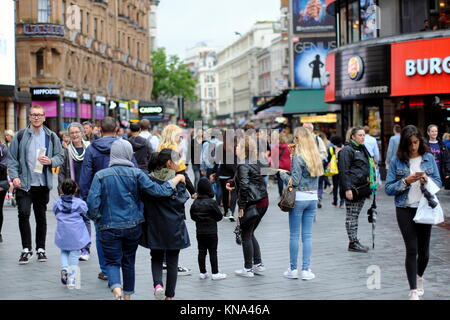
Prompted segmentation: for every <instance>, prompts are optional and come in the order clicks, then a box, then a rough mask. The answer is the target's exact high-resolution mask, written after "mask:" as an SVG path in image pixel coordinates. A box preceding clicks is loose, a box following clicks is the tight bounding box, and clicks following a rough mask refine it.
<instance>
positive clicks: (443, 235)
mask: <svg viewBox="0 0 450 320" xmlns="http://www.w3.org/2000/svg"><path fill="white" fill-rule="evenodd" d="M269 191H270V208H269V210H268V212H267V214H266V216H265V217H264V219H263V220H262V222H261V224H260V226H259V227H258V229H257V231H256V237H257V239H258V241H259V243H260V246H261V248H262V258H263V262H264V264H265V265H266V267H267V271H266V272H265V274H264V276H256V277H255V278H253V279H245V278H240V277H237V276H236V275H234V270H236V269H240V268H242V265H243V255H242V247H240V246H237V245H236V244H235V242H234V234H233V230H234V226H235V224H234V223H230V222H229V221H221V222H219V249H218V250H219V252H218V256H219V268H220V269H221V272H225V273H227V274H228V278H227V279H226V280H222V281H217V282H216V281H212V280H210V279H207V280H199V279H198V272H199V271H198V266H197V243H196V238H195V224H194V222H193V221H191V220H190V219H189V214H188V215H187V216H188V220H187V221H186V224H187V227H188V231H189V235H190V238H191V247H189V248H187V249H185V250H182V252H181V254H180V264H182V265H184V266H187V267H189V268H191V269H192V270H193V274H192V275H191V276H180V277H178V282H177V288H176V299H179V300H184V299H193V300H217V299H219V300H241V299H250V300H269V299H270V300H272V299H273V300H307V299H312V300H331V299H337V300H358V299H361V300H404V299H407V297H408V282H407V279H406V272H405V270H404V259H405V248H404V243H403V239H402V237H401V234H400V232H399V229H398V226H397V221H396V217H395V208H394V203H393V198H392V197H388V196H386V195H385V194H384V191H381V192H380V193H379V195H378V197H377V199H378V201H377V203H378V212H379V214H378V223H377V227H376V247H375V250H371V251H370V252H369V253H367V254H359V253H352V252H348V251H347V246H348V239H347V235H346V232H345V210H344V209H339V208H337V209H336V208H334V207H332V206H331V198H330V195H329V194H328V193H325V194H324V200H323V208H322V209H319V210H318V213H317V220H316V223H315V224H314V226H313V255H312V266H311V267H312V270H313V272H314V273H315V274H316V276H317V278H316V279H314V280H312V281H302V280H291V279H285V278H284V277H283V276H282V274H283V272H284V271H285V270H286V269H287V268H288V267H289V227H288V214H286V213H284V212H281V211H280V210H279V209H278V207H277V205H276V203H277V199H278V195H277V191H276V186H274V185H272V186H271V187H270V188H269ZM52 199H56V194H55V192H53V193H52ZM53 201H54V200H53ZM449 201H450V197H448V196H447V194H446V195H445V196H444V197H443V198H442V200H441V203H442V205H443V207H444V208H449V207H450V206H449V204H450V202H449ZM191 203H192V200H189V202H188V204H187V205H186V212H188V210H189V207H190V205H191ZM369 205H370V204H369V203H368V202H367V203H366V205H365V206H364V208H363V211H362V212H361V216H360V219H359V224H360V227H359V232H358V235H359V237H360V239H361V242H362V243H364V244H366V245H371V241H372V234H371V232H372V231H371V230H372V229H371V225H370V224H369V223H368V222H367V217H366V211H367V209H368V207H369ZM51 207H52V203H50V204H49V206H48V209H51ZM446 211H448V210H447V209H446ZM4 216H5V218H4V225H3V230H2V235H3V239H4V242H3V243H2V244H0V268H1V272H0V288H1V290H0V299H3V300H12V299H22V300H39V299H44V300H46V299H55V300H103V299H107V300H110V299H112V294H111V292H110V290H109V289H108V287H107V282H105V281H102V280H99V279H97V274H98V272H99V267H98V260H97V257H96V250H95V244H94V245H93V247H92V255H91V259H90V260H89V261H87V262H80V268H81V272H82V284H81V289H80V290H69V289H67V288H65V287H64V286H63V285H61V283H60V280H59V249H58V248H56V246H55V245H54V243H53V242H54V233H55V227H56V221H55V218H54V215H53V212H51V210H49V211H48V212H47V223H48V234H47V255H48V258H49V260H48V261H47V262H45V263H38V262H37V261H36V257H35V256H34V257H33V259H32V261H31V262H30V264H29V265H25V266H20V265H19V264H18V258H19V255H20V251H21V241H20V234H19V228H18V222H17V209H15V208H11V207H8V206H7V205H5V212H4ZM30 221H31V225H32V231H33V239H34V236H35V223H34V217H33V215H32V218H31V219H30ZM92 242H93V243H95V238H94V239H92ZM301 248H302V247H301V245H300V252H299V262H298V263H299V265H300V266H301V257H302V253H301ZM430 248H431V256H430V261H429V265H428V268H427V271H426V274H425V279H426V287H425V289H426V292H425V296H424V299H425V300H448V299H450V273H449V272H448V267H449V265H450V231H449V230H446V229H443V228H440V227H433V230H432V236H431V245H430ZM371 265H377V266H379V267H380V269H381V289H379V290H369V289H368V288H367V285H366V282H367V279H368V277H369V276H370V275H369V274H368V273H367V268H368V267H369V266H371ZM207 268H208V269H209V262H208V264H207ZM152 282H153V281H152V276H151V265H150V255H149V250H147V249H145V248H139V249H138V252H137V257H136V289H135V291H136V294H135V295H134V297H133V298H134V299H135V300H153V299H154V297H153V288H152V284H153V283H152Z"/></svg>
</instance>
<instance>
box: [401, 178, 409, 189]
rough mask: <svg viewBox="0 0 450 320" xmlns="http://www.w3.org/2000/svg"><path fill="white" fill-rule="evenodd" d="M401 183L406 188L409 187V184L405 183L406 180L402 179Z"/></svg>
mask: <svg viewBox="0 0 450 320" xmlns="http://www.w3.org/2000/svg"><path fill="white" fill-rule="evenodd" d="M402 182H403V184H404V185H405V186H406V187H407V186H409V183H408V182H406V179H402Z"/></svg>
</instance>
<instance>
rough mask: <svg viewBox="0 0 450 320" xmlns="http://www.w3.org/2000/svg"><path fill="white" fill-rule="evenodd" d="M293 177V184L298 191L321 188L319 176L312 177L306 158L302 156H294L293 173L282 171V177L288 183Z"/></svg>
mask: <svg viewBox="0 0 450 320" xmlns="http://www.w3.org/2000/svg"><path fill="white" fill-rule="evenodd" d="M291 177H292V186H293V187H294V188H295V190H297V191H314V190H317V189H318V188H319V177H311V175H310V174H309V171H308V167H307V166H306V162H305V160H303V158H302V157H301V156H297V155H294V156H293V157H292V164H291V175H289V174H287V173H286V172H282V173H281V179H283V180H284V181H285V182H286V183H288V182H289V179H290V178H291Z"/></svg>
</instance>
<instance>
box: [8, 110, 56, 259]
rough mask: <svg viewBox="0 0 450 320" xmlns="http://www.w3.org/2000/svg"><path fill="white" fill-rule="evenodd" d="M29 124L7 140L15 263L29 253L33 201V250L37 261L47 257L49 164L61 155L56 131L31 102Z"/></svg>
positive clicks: (54, 166)
mask: <svg viewBox="0 0 450 320" xmlns="http://www.w3.org/2000/svg"><path fill="white" fill-rule="evenodd" d="M29 120H30V125H29V126H28V127H27V128H26V129H24V130H21V131H19V132H18V133H17V134H16V135H15V136H14V139H13V141H12V143H11V147H10V153H11V154H10V159H9V166H8V172H9V176H10V178H11V179H12V180H13V185H14V188H15V189H16V201H17V208H18V211H19V230H20V236H21V238H22V248H23V251H22V253H21V255H20V258H19V264H27V263H28V262H29V261H30V258H31V256H32V255H33V252H32V246H31V227H30V214H31V205H33V210H34V217H35V219H36V253H37V258H38V261H40V262H44V261H47V256H46V254H45V239H46V236H47V219H46V215H45V212H46V211H47V204H48V201H49V193H50V190H51V189H52V172H51V168H56V167H58V166H60V165H62V163H63V161H64V155H63V153H62V147H61V142H60V141H59V138H58V136H57V135H56V133H54V132H53V131H51V130H50V129H48V128H47V127H45V126H44V125H43V123H44V121H45V110H44V108H43V107H41V106H38V105H36V106H32V107H31V108H30V114H29Z"/></svg>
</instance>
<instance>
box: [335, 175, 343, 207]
mask: <svg viewBox="0 0 450 320" xmlns="http://www.w3.org/2000/svg"><path fill="white" fill-rule="evenodd" d="M332 179H333V204H335V205H338V195H339V174H335V175H334V176H333V177H332ZM339 197H340V198H341V201H340V203H342V204H343V203H344V202H345V199H344V198H342V196H341V195H339Z"/></svg>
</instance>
